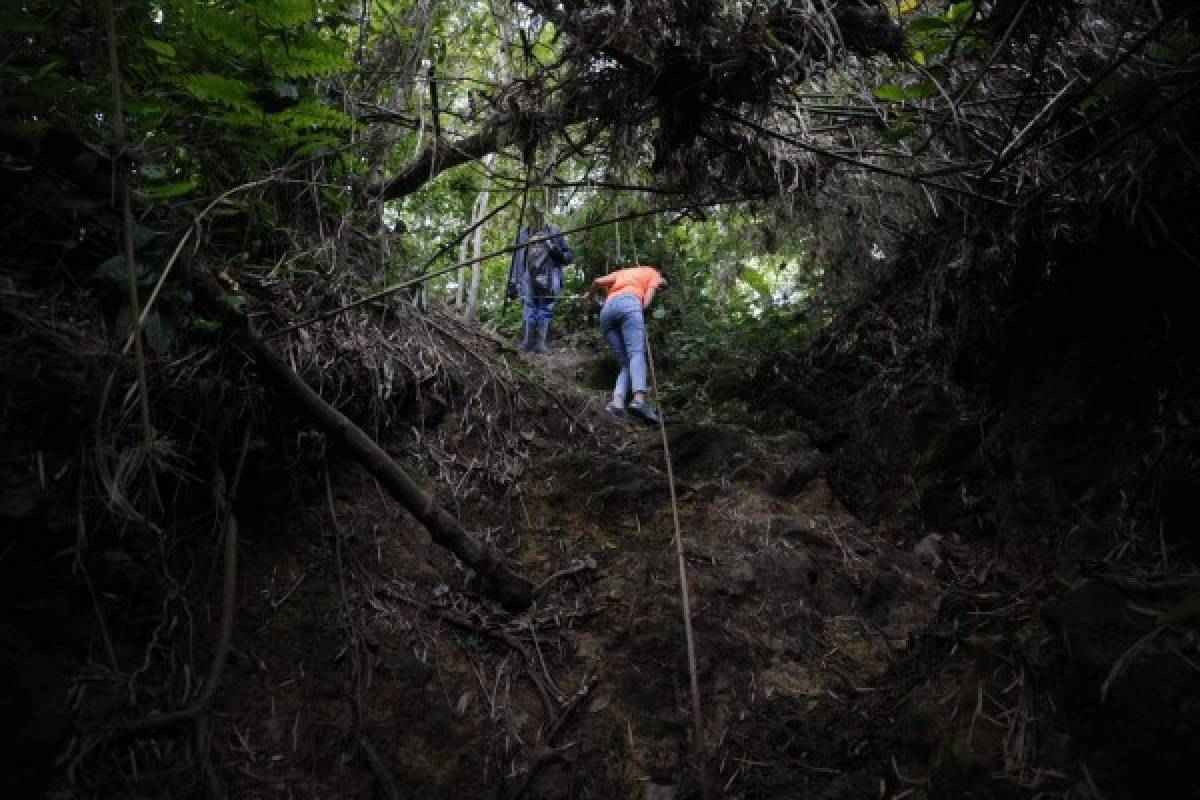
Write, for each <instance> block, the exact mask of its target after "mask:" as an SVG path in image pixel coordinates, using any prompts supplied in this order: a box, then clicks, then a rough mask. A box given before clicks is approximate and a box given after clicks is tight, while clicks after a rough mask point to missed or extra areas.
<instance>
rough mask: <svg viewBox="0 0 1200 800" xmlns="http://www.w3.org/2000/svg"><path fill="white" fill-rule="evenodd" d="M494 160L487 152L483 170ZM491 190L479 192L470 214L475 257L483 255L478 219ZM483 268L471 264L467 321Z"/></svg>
mask: <svg viewBox="0 0 1200 800" xmlns="http://www.w3.org/2000/svg"><path fill="white" fill-rule="evenodd" d="M495 160H496V154H495V153H489V154H488V155H487V156H485V157H484V159H483V164H484V172H485V173H487V172H488V171H490V170H491V168H492V164H493V163H494V162H495ZM491 194H492V193H491V190H489V189H487V188H484V190H483V191H481V192H480V193H479V199H478V200H476V201H475V213H474V215H473V216H472V219H471V224H472V225H478V227H477V228H475V235H474V236H473V237H472V241H473V243H474V245H475V253H474V257H475V258H476V259H478V258H480V257H482V256H483V226H482V225H479V220H481V219H483V215H484V214H486V213H487V208H488V200H490V199H491ZM482 269H483V262H482V261H476V262H475V263H474V264H472V265H471V290H470V291H469V292H468V293H467V310H466V313H465V314H464V315H463V316H464V317H465V318H466V319H467V320H468V321H470V320H473V319H475V311H476V309H477V308H478V307H479V276H480V272H481V271H482Z"/></svg>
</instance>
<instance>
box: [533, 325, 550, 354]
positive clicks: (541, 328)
mask: <svg viewBox="0 0 1200 800" xmlns="http://www.w3.org/2000/svg"><path fill="white" fill-rule="evenodd" d="M548 333H550V323H549V322H539V323H538V324H537V341H536V342H535V343H534V345H533V349H534V351H535V352H538V353H549V352H550V348H549V347H547V346H546V335H547V334H548Z"/></svg>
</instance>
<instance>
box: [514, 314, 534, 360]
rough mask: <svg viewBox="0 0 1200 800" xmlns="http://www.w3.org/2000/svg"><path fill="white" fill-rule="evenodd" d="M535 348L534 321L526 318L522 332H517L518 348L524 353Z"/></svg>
mask: <svg viewBox="0 0 1200 800" xmlns="http://www.w3.org/2000/svg"><path fill="white" fill-rule="evenodd" d="M532 349H533V323H532V322H530V321H529V320H526V321H525V322H524V323H522V325H521V332H520V333H519V334H517V350H519V351H521V352H522V353H528V352H529V351H530V350H532Z"/></svg>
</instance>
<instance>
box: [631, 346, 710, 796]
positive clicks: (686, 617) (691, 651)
mask: <svg viewBox="0 0 1200 800" xmlns="http://www.w3.org/2000/svg"><path fill="white" fill-rule="evenodd" d="M645 340H646V364H647V365H648V366H649V367H650V385H651V387H652V388H653V389H654V397H655V399H656V400H658V430H659V432H660V433H661V434H662V447H663V458H664V459H665V460H666V462H667V486H668V487H669V488H670V492H671V519H672V520H673V521H674V523H675V556H676V559H677V560H678V562H679V596H680V599H681V601H682V605H683V633H684V638H685V639H686V641H687V660H688V677H689V678H690V679H691V684H692V723H693V724H694V725H695V728H696V732H695V736H694V739H695V749H696V771H697V773H698V776H699V778H700V796H701V797H703V798H704V800H710V798H711V797H712V791H711V790H710V788H709V785H708V770H707V769H705V766H704V722H703V717H702V716H701V714H700V681H699V679H698V678H697V675H696V640H695V637H694V636H693V635H692V605H691V600H690V598H689V596H688V579H687V562H686V561H685V559H684V555H683V533H682V532H681V530H680V527H679V503H678V502H677V501H676V499H675V470H674V468H673V467H672V466H671V447H670V445H669V444H667V423H666V417H665V416H664V414H663V410H662V400H661V399H660V397H659V393H658V376H657V375H656V374H655V370H654V355H653V353H652V352H651V350H650V334H649V332H648V331H647V333H646V336H645Z"/></svg>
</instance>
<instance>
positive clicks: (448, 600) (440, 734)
mask: <svg viewBox="0 0 1200 800" xmlns="http://www.w3.org/2000/svg"><path fill="white" fill-rule="evenodd" d="M549 362H550V363H551V364H552V365H553V366H554V368H555V369H556V370H557V372H558V373H559V376H558V377H554V376H547V377H546V378H545V380H546V382H547V384H548V385H549V386H550V387H551V391H552V392H553V393H554V394H556V395H557V398H558V399H557V401H555V402H551V400H550V399H549V397H548V396H547V397H543V398H542V400H541V402H542V403H544V405H542V406H541V407H540V410H539V414H535V415H530V416H526V417H523V418H522V419H521V420H520V422H519V424H517V425H516V426H515V428H514V429H513V431H512V434H511V435H512V436H513V437H514V438H513V441H514V442H517V443H519V446H520V447H523V448H527V450H528V456H529V460H528V464H527V466H526V467H525V468H523V469H521V470H520V471H519V474H518V470H516V469H514V473H513V480H512V484H511V487H510V489H509V490H508V491H507V492H506V493H502V494H495V495H488V496H482V497H479V498H477V499H476V500H475V501H473V502H468V503H467V504H466V505H464V506H463V508H462V511H463V513H464V514H465V515H466V516H468V517H469V518H472V519H474V520H477V521H478V522H479V523H480V527H483V525H484V522H485V521H486V523H487V524H488V525H490V527H488V528H487V531H488V532H489V534H490V536H492V537H493V538H494V539H495V540H496V541H498V542H501V543H505V544H507V545H508V546H509V547H511V550H512V552H513V554H514V556H515V557H517V558H518V559H519V560H520V561H521V563H523V564H524V565H525V567H526V570H527V572H528V574H529V576H530V577H531V578H533V579H534V580H535V581H538V582H540V586H539V599H538V602H537V604H536V606H535V607H534V609H533V610H532V611H531V612H529V613H527V614H523V615H519V616H516V617H510V616H507V615H503V614H500V613H498V612H496V611H495V610H494V609H492V608H491V607H490V606H489V605H488V604H487V603H486V602H483V603H481V602H480V600H479V598H478V597H477V596H475V595H474V594H473V592H472V591H471V586H472V584H471V581H470V580H469V579H468V580H467V581H466V584H465V586H466V592H465V593H464V592H462V591H460V588H461V587H462V586H463V585H464V584H463V576H462V575H461V574H460V569H459V568H458V566H457V565H456V564H454V563H453V562H451V561H449V560H448V559H447V558H446V557H445V556H444V555H443V554H442V553H441V552H440V551H439V550H438V549H437V548H433V547H431V546H430V545H429V544H428V543H427V541H426V540H425V535H424V534H423V533H422V532H421V531H419V530H418V529H416V528H415V527H412V526H409V527H407V528H406V530H405V532H404V535H403V537H402V539H401V540H397V539H395V538H394V537H390V536H388V535H386V533H385V531H384V529H385V528H386V527H387V526H388V525H390V524H391V519H392V515H393V514H394V509H392V508H390V503H388V502H387V501H385V500H384V499H383V498H382V496H381V495H380V494H379V493H378V492H377V491H376V490H375V489H374V487H373V486H372V484H371V481H370V480H369V479H367V478H364V477H362V476H361V475H359V473H358V471H357V470H356V468H354V467H351V466H347V465H343V467H341V468H339V469H337V470H335V472H334V475H335V482H334V484H333V508H334V509H335V511H336V519H337V525H336V526H335V525H334V524H333V515H332V514H331V513H330V512H329V510H328V505H326V507H325V508H324V509H322V508H321V507H320V506H321V505H322V503H321V502H320V500H321V499H322V498H320V497H319V496H318V498H317V501H316V502H314V503H309V504H307V506H305V507H302V508H297V509H295V514H294V519H291V520H285V521H280V520H275V521H274V522H272V524H271V525H269V526H266V527H264V528H263V529H261V530H260V531H259V533H258V535H259V536H261V537H263V538H261V539H259V540H258V541H257V542H256V544H254V545H251V550H252V555H251V559H257V560H258V563H256V564H255V565H254V566H253V567H252V568H251V569H250V570H249V574H251V575H254V576H256V577H255V578H254V580H253V585H250V584H247V585H246V586H245V588H244V591H245V596H246V597H247V598H248V599H249V600H250V602H251V604H252V607H251V609H250V610H249V613H248V617H249V621H248V622H247V623H246V625H245V626H244V628H243V631H242V634H241V637H240V638H241V639H242V644H241V647H242V649H241V650H240V651H238V655H239V658H238V662H237V665H236V669H235V670H234V671H233V672H234V674H233V675H232V676H231V677H230V685H229V686H228V688H227V689H225V690H223V692H222V698H223V699H222V701H221V703H220V706H221V712H220V714H219V715H218V719H219V720H220V723H219V725H218V726H217V729H216V731H215V745H216V751H217V753H219V756H220V762H221V763H222V764H224V765H226V767H227V770H228V776H229V779H230V781H231V785H232V786H234V787H236V791H237V794H239V795H244V796H287V795H291V796H370V795H371V792H372V791H373V788H372V787H373V786H375V785H378V776H375V775H373V774H372V772H371V770H370V769H364V761H363V759H362V758H361V757H360V756H361V753H362V747H361V746H356V743H355V740H354V738H353V733H352V732H353V730H354V725H355V715H356V714H357V715H360V716H359V720H360V723H361V725H360V730H361V732H362V735H363V741H366V742H369V743H370V744H369V745H368V749H369V750H371V751H373V752H374V753H376V754H377V758H378V759H379V762H380V763H381V764H382V765H384V768H385V769H386V770H387V772H388V773H389V774H390V776H391V778H390V779H391V780H394V781H395V784H396V786H397V787H398V788H399V790H400V791H401V793H402V795H404V796H429V797H450V796H459V797H464V798H465V797H515V796H518V795H520V796H526V797H540V798H568V797H579V798H584V797H594V798H612V797H642V798H667V797H681V798H682V797H694V796H698V794H697V793H698V787H697V783H696V773H695V771H694V770H693V769H692V766H693V759H692V757H691V753H692V736H693V734H692V728H691V717H690V711H689V695H688V673H687V664H686V657H685V647H684V638H683V626H682V619H681V614H680V609H679V593H678V578H677V574H676V569H675V563H674V551H673V547H672V540H671V509H670V505H669V499H668V489H667V483H666V475H665V471H664V469H663V464H664V462H663V458H662V451H661V443H660V441H659V438H658V434H657V431H656V430H655V429H652V428H646V427H641V426H638V425H634V424H623V423H619V422H615V421H613V420H611V419H609V418H608V417H607V416H606V415H605V414H604V413H603V411H602V410H601V409H602V401H603V394H602V392H599V391H595V390H583V389H579V388H577V387H574V386H572V385H570V382H569V379H571V378H573V377H574V374H575V372H576V371H577V370H576V359H573V358H572V357H571V356H570V355H569V354H568V355H564V354H561V353H560V354H558V356H556V357H555V358H554V359H550V360H549ZM564 376H565V377H564ZM547 419H553V420H556V421H554V422H553V423H547V421H546V420H547ZM669 432H670V442H671V447H672V450H673V456H674V459H675V467H676V476H677V481H678V485H677V489H678V492H679V510H680V515H681V522H682V527H683V531H684V541H685V545H686V549H687V552H688V567H689V571H690V585H691V591H692V597H693V612H694V613H693V619H694V624H695V629H696V634H697V645H696V649H697V656H698V666H699V673H700V674H699V678H700V685H701V694H702V703H703V708H704V714H705V740H706V741H705V744H706V752H707V758H708V760H707V763H706V764H705V768H706V769H707V770H708V773H709V775H710V776H711V778H712V781H713V784H714V786H717V787H719V788H720V792H721V796H726V797H744V798H785V797H822V798H835V797H836V798H852V797H855V798H856V797H897V798H900V797H912V798H920V797H968V796H969V797H1033V796H1064V797H1067V796H1071V797H1090V796H1098V795H1097V792H1098V789H1097V788H1095V783H1096V781H1102V782H1104V783H1105V784H1106V785H1107V786H1110V787H1111V786H1116V787H1118V790H1123V789H1120V787H1122V786H1123V785H1125V784H1123V781H1127V780H1128V779H1129V777H1130V776H1129V775H1128V774H1126V773H1124V772H1122V769H1121V762H1120V760H1119V759H1118V761H1117V762H1104V761H1099V762H1098V761H1096V755H1095V754H1096V753H1106V752H1111V745H1112V742H1111V741H1107V739H1111V738H1112V737H1107V736H1106V734H1105V733H1104V731H1103V730H1102V729H1101V728H1100V727H1099V726H1100V725H1103V724H1104V721H1105V720H1107V721H1112V720H1116V721H1118V722H1119V721H1121V720H1122V719H1124V717H1123V716H1122V714H1123V710H1122V706H1127V705H1129V704H1135V705H1136V704H1139V703H1144V702H1147V698H1153V697H1161V696H1162V693H1161V692H1153V691H1150V692H1149V693H1147V688H1146V686H1145V685H1144V684H1145V683H1146V682H1147V681H1148V680H1151V676H1153V675H1155V674H1157V672H1158V671H1160V670H1164V669H1165V670H1168V671H1171V672H1172V681H1173V682H1172V683H1171V686H1173V687H1176V689H1173V690H1172V691H1177V690H1178V687H1181V686H1187V685H1190V684H1189V683H1188V681H1189V680H1191V681H1192V682H1194V681H1195V678H1196V675H1195V673H1193V674H1192V675H1191V676H1190V678H1189V676H1188V674H1187V670H1188V666H1187V664H1186V663H1185V660H1180V659H1174V660H1172V658H1171V657H1170V656H1169V655H1162V654H1158V655H1154V654H1150V655H1146V654H1143V655H1144V656H1145V657H1144V658H1142V659H1129V658H1127V651H1128V648H1129V647H1130V646H1131V645H1133V644H1134V643H1135V642H1137V641H1138V640H1139V639H1141V638H1142V637H1144V636H1146V634H1147V633H1148V632H1149V631H1151V630H1153V625H1152V624H1151V623H1152V622H1153V619H1152V618H1148V617H1147V616H1146V615H1145V614H1142V615H1141V616H1139V615H1138V614H1137V613H1134V612H1130V613H1125V612H1120V608H1121V605H1120V604H1116V605H1114V604H1111V603H1101V602H1097V597H1098V593H1100V594H1102V593H1104V592H1109V593H1115V594H1116V597H1117V598H1118V599H1120V598H1123V597H1125V595H1123V594H1121V592H1122V589H1120V588H1114V587H1112V586H1111V585H1109V584H1106V583H1101V582H1098V581H1093V582H1089V583H1086V584H1083V585H1082V586H1081V587H1080V588H1078V589H1077V590H1076V591H1074V592H1072V591H1069V590H1068V589H1067V588H1066V587H1064V586H1062V585H1058V584H1056V582H1055V578H1054V576H1053V574H1052V568H1051V567H1050V566H1048V565H1045V564H1042V563H1040V562H1039V559H1038V554H1037V553H1036V552H1035V551H1034V550H1032V549H1031V550H1029V551H1027V552H1021V551H1020V550H1019V549H1017V548H1016V547H1015V546H1007V547H1006V549H1004V550H997V549H995V548H994V547H990V546H987V545H984V544H980V543H977V542H975V543H972V542H968V541H964V540H962V539H961V538H960V537H958V536H957V535H956V534H955V533H954V532H951V531H944V532H936V531H927V530H922V529H919V528H918V527H915V526H911V525H906V524H902V523H899V522H896V521H889V520H883V521H881V522H877V523H876V524H874V525H870V526H868V525H865V524H863V523H862V522H860V521H859V520H857V519H856V518H855V517H854V516H852V515H851V514H850V513H848V512H847V510H846V509H845V508H844V507H843V505H842V503H841V502H840V501H839V499H838V498H837V496H836V495H835V493H834V492H833V491H832V490H831V488H830V484H829V481H828V480H827V477H828V473H829V469H830V457H829V456H828V455H827V454H826V453H823V452H821V451H820V450H819V449H818V448H817V447H815V446H814V445H813V443H812V442H811V440H810V439H809V437H808V436H807V435H806V434H804V433H801V432H798V431H793V432H783V433H776V434H772V435H761V434H756V433H753V432H751V431H749V430H747V429H744V428H740V427H737V426H731V425H718V424H699V423H692V422H689V421H686V420H680V421H678V422H672V423H671V425H670V426H669ZM452 441H453V435H451V436H450V438H449V440H448V442H447V446H448V447H449V446H451V445H450V443H452ZM457 457H458V458H459V459H460V460H463V461H467V460H469V459H470V458H471V456H470V454H467V453H462V454H459V455H458V456H457ZM318 494H319V493H318ZM468 494H469V493H468ZM339 531H340V533H341V535H342V536H343V537H344V539H343V542H344V543H345V546H344V548H343V555H342V558H343V562H342V570H343V574H342V576H341V577H340V580H342V582H343V583H344V584H345V589H344V590H339V589H338V581H339V575H338V570H337V560H336V551H335V548H334V547H333V540H334V539H335V537H336V536H337V535H338V532H339ZM280 550H282V551H283V552H284V553H285V554H286V555H283V556H282V557H281V556H280V555H279V552H280ZM1128 588H1129V587H1126V589H1128ZM343 591H344V594H343ZM1051 595H1058V596H1060V598H1061V599H1060V600H1058V601H1056V603H1054V604H1052V605H1051V606H1049V607H1047V608H1045V609H1044V608H1043V601H1044V600H1045V599H1046V598H1048V597H1050V596H1051ZM1109 599H1112V598H1109ZM343 603H345V604H348V606H349V609H350V613H349V616H348V617H347V615H346V613H345V611H344V610H343V606H342V604H343ZM1114 608H1115V609H1116V610H1117V611H1118V612H1119V613H1125V617H1124V619H1125V622H1124V623H1123V625H1122V626H1113V625H1112V624H1110V623H1109V622H1107V621H1106V620H1107V619H1108V618H1109V616H1110V615H1111V613H1112V610H1113V609H1114ZM347 619H349V620H350V624H349V625H347V624H346V621H347ZM1166 635H1167V636H1169V637H1178V634H1177V633H1168V634H1166ZM1179 644H1180V645H1181V646H1182V645H1183V643H1182V642H1179ZM1123 654H1126V663H1125V664H1124V667H1125V668H1121V669H1118V666H1120V665H1119V664H1118V662H1119V661H1120V660H1121V659H1122V657H1123ZM1126 673H1127V674H1126ZM1101 684H1106V687H1107V691H1106V695H1108V705H1107V706H1102V705H1100V704H1098V703H1096V702H1095V700H1096V698H1094V697H1093V696H1092V695H1093V693H1097V692H1098V691H1099V689H1100V686H1101ZM347 687H350V691H349V692H348V689H347ZM348 696H349V699H348ZM1188 702H1190V701H1188V700H1186V699H1185V698H1184V697H1182V696H1176V697H1175V705H1174V707H1169V706H1164V707H1163V708H1161V709H1160V711H1161V712H1162V714H1161V715H1160V716H1158V717H1157V718H1155V720H1154V722H1153V724H1151V725H1150V728H1149V729H1150V730H1151V731H1152V733H1155V735H1164V736H1165V735H1169V734H1170V733H1171V732H1172V731H1174V730H1177V729H1178V728H1177V726H1178V725H1179V724H1186V720H1187V719H1188V713H1189V712H1188V708H1189V706H1188ZM1072 703H1074V705H1072ZM1081 703H1082V705H1080V704H1081ZM1180 704H1182V705H1180ZM1089 709H1091V710H1095V711H1097V712H1098V713H1099V714H1101V715H1102V716H1101V718H1100V720H1099V721H1098V727H1097V729H1096V730H1093V731H1088V730H1086V726H1085V729H1084V730H1079V729H1078V728H1074V729H1073V728H1072V727H1071V725H1072V723H1073V722H1074V723H1078V722H1079V721H1081V720H1086V719H1087V718H1088V717H1087V714H1088V713H1089ZM1127 711H1128V709H1125V712H1127ZM1125 716H1127V713H1126V714H1125ZM1142 717H1146V715H1145V714H1143V715H1142ZM1155 726H1157V729H1156V728H1155ZM1145 729H1146V728H1145V727H1144V726H1143V730H1145ZM1073 735H1074V736H1073ZM1129 746H1132V747H1134V748H1135V749H1136V748H1137V747H1138V745H1136V744H1133V745H1129ZM1106 748H1108V749H1106ZM1143 749H1144V748H1143ZM1184 749H1186V748H1184ZM356 752H357V753H358V756H356ZM1164 752H1165V751H1164ZM1164 752H1160V753H1159V754H1158V757H1159V758H1160V760H1163V759H1165V761H1163V763H1164V766H1166V767H1170V766H1171V765H1172V764H1175V763H1176V762H1174V761H1173V759H1174V756H1170V755H1164ZM1176 766H1177V764H1176ZM1165 774H1170V770H1168V771H1167V772H1166V773H1164V775H1165ZM1139 780H1142V783H1141V785H1151V784H1153V782H1154V780H1156V779H1155V778H1154V777H1152V776H1145V777H1144V779H1141V778H1139ZM1163 780H1164V781H1165V780H1167V778H1165V777H1164V778H1163ZM1161 785H1163V786H1166V785H1169V784H1167V783H1162V784H1161Z"/></svg>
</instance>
